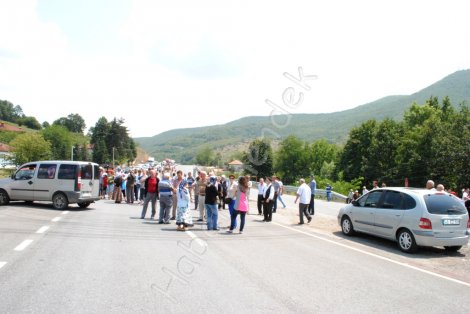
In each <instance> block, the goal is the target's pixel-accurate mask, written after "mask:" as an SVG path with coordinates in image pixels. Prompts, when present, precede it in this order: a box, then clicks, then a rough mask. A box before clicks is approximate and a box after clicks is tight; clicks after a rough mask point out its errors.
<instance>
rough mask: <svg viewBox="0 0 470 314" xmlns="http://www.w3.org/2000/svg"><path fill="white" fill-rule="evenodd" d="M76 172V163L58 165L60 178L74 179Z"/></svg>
mask: <svg viewBox="0 0 470 314" xmlns="http://www.w3.org/2000/svg"><path fill="white" fill-rule="evenodd" d="M76 173H77V166H76V165H60V168H59V176H58V178H59V179H60V180H75V178H76Z"/></svg>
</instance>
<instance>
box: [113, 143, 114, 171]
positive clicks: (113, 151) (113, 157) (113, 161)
mask: <svg viewBox="0 0 470 314" xmlns="http://www.w3.org/2000/svg"><path fill="white" fill-rule="evenodd" d="M113 170H114V146H113Z"/></svg>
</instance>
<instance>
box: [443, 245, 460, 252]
mask: <svg viewBox="0 0 470 314" xmlns="http://www.w3.org/2000/svg"><path fill="white" fill-rule="evenodd" d="M461 248H462V246H461V245H456V246H444V249H446V251H449V252H457V251H458V250H460V249H461Z"/></svg>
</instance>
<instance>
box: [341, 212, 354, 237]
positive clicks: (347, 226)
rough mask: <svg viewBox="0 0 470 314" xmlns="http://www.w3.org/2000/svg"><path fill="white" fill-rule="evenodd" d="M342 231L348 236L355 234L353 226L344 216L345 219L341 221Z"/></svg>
mask: <svg viewBox="0 0 470 314" xmlns="http://www.w3.org/2000/svg"><path fill="white" fill-rule="evenodd" d="M341 231H342V232H343V233H344V234H345V235H348V236H350V235H353V234H354V228H353V224H352V221H351V219H350V218H349V217H348V216H344V217H343V219H341Z"/></svg>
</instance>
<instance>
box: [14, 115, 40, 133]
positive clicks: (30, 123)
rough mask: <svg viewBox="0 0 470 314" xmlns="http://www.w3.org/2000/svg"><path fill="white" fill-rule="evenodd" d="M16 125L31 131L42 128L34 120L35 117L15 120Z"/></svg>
mask: <svg viewBox="0 0 470 314" xmlns="http://www.w3.org/2000/svg"><path fill="white" fill-rule="evenodd" d="M16 123H18V124H19V125H24V126H25V127H27V128H30V129H33V130H40V129H41V128H42V126H41V124H40V123H39V122H38V120H36V118H35V117H26V116H25V117H22V118H18V119H17V120H16Z"/></svg>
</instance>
